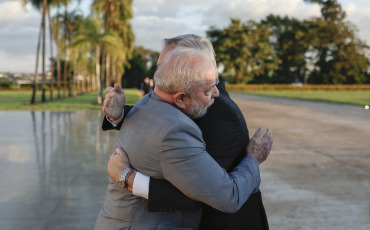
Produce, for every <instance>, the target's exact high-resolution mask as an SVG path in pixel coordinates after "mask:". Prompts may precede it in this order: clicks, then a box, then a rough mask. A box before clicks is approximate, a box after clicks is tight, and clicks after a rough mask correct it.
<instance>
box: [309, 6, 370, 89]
mask: <svg viewBox="0 0 370 230" xmlns="http://www.w3.org/2000/svg"><path fill="white" fill-rule="evenodd" d="M307 2H317V3H319V4H320V5H321V6H322V9H321V13H322V16H321V18H316V19H313V20H312V23H313V25H314V27H313V29H312V33H313V37H314V38H315V39H314V40H313V44H312V46H311V48H310V51H311V53H313V54H314V57H313V66H314V67H313V71H312V73H311V75H310V78H309V82H310V83H316V84H318V83H320V84H322V83H324V84H354V83H364V82H365V81H366V77H367V71H368V68H369V59H368V58H367V57H366V55H365V52H366V50H368V48H369V47H368V45H366V43H364V42H362V41H361V40H359V39H358V38H356V36H355V31H356V29H355V27H354V26H353V25H352V24H350V23H349V22H346V21H345V17H346V14H345V12H344V11H342V8H341V6H340V5H339V3H338V2H337V1H334V0H327V1H307Z"/></svg>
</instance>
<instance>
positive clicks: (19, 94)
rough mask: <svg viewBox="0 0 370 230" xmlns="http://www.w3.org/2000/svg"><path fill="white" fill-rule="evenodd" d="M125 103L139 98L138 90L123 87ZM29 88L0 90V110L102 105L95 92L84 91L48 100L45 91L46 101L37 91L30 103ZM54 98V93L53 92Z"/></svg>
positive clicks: (72, 107) (96, 107)
mask: <svg viewBox="0 0 370 230" xmlns="http://www.w3.org/2000/svg"><path fill="white" fill-rule="evenodd" d="M125 94H126V104H128V105H133V104H135V103H136V102H137V101H138V100H140V98H141V94H140V91H139V90H136V89H125ZM31 95H32V91H31V90H0V110H54V111H55V110H58V111H69V110H99V109H101V108H102V105H98V104H97V93H96V92H93V93H86V94H83V95H80V96H77V97H71V98H63V99H56V100H54V101H52V102H51V101H48V100H49V97H50V96H49V92H47V93H46V99H47V102H45V103H40V101H41V92H37V95H36V102H37V103H36V104H35V105H30V104H29V102H30V99H31ZM54 98H56V93H54Z"/></svg>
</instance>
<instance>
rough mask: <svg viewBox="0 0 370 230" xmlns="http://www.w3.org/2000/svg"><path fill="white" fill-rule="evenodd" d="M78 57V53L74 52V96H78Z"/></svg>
mask: <svg viewBox="0 0 370 230" xmlns="http://www.w3.org/2000/svg"><path fill="white" fill-rule="evenodd" d="M76 63H77V57H76V54H73V88H74V89H73V96H77V94H78V92H77V91H78V80H77V78H76V76H77V64H76Z"/></svg>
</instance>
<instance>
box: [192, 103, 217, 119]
mask: <svg viewBox="0 0 370 230" xmlns="http://www.w3.org/2000/svg"><path fill="white" fill-rule="evenodd" d="M214 102H215V99H214V98H212V100H211V101H210V102H209V104H208V105H206V106H204V107H202V106H201V105H199V103H198V101H196V100H193V101H192V102H191V109H190V113H189V116H190V117H191V118H193V119H198V118H201V117H204V115H206V114H207V111H208V109H209V108H210V107H211V105H212V104H213V103H214Z"/></svg>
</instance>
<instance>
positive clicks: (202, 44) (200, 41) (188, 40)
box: [163, 34, 216, 66]
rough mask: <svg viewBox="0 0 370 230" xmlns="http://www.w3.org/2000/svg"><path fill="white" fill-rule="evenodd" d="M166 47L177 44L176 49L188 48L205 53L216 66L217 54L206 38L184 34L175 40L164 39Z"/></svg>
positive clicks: (174, 38)
mask: <svg viewBox="0 0 370 230" xmlns="http://www.w3.org/2000/svg"><path fill="white" fill-rule="evenodd" d="M163 41H164V45H165V46H166V45H170V44H176V47H187V48H193V49H198V50H201V51H203V52H205V53H206V54H207V55H208V56H209V58H210V59H211V60H212V62H213V64H214V65H215V66H216V59H215V56H216V53H215V51H214V49H213V46H212V43H211V42H210V41H209V40H208V39H207V38H205V37H202V36H199V35H196V34H184V35H179V36H176V37H173V38H165V39H163Z"/></svg>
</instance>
